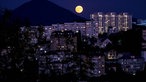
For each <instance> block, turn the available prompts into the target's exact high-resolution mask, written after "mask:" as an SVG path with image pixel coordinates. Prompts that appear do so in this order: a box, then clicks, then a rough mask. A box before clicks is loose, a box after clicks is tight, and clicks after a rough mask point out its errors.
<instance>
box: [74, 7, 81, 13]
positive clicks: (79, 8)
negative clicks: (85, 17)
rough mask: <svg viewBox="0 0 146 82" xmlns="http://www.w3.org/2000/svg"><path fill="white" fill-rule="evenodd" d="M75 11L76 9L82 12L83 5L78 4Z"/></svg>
mask: <svg viewBox="0 0 146 82" xmlns="http://www.w3.org/2000/svg"><path fill="white" fill-rule="evenodd" d="M75 11H76V12H77V13H82V12H83V7H82V6H80V5H78V6H76V8H75Z"/></svg>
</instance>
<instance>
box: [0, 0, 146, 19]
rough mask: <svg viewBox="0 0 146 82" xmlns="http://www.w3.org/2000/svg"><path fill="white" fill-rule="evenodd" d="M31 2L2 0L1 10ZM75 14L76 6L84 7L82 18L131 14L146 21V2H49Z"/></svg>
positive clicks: (65, 0) (100, 0)
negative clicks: (105, 13) (94, 14)
mask: <svg viewBox="0 0 146 82" xmlns="http://www.w3.org/2000/svg"><path fill="white" fill-rule="evenodd" d="M28 1H30V0H0V7H1V8H9V9H15V8H17V7H19V6H20V5H22V4H23V3H25V2H28ZM49 1H51V2H53V3H55V4H57V5H59V6H61V7H64V8H66V9H68V10H70V11H72V12H74V13H75V11H74V8H75V6H76V5H82V6H83V7H84V11H83V13H82V14H78V15H80V16H83V17H86V18H89V15H90V14H91V13H95V12H99V11H101V12H110V11H112V12H118V13H119V12H129V13H130V14H132V15H133V16H134V17H136V18H143V19H146V4H145V3H146V0H49Z"/></svg>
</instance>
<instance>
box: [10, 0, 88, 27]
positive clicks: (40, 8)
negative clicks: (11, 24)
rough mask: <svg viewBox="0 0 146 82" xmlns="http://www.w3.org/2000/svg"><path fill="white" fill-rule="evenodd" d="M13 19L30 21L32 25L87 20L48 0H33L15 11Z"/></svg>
mask: <svg viewBox="0 0 146 82" xmlns="http://www.w3.org/2000/svg"><path fill="white" fill-rule="evenodd" d="M13 17H14V18H19V19H21V20H26V19H27V20H29V21H30V24H31V25H40V24H41V25H51V24H56V23H64V22H75V21H85V20H86V19H85V18H83V17H80V16H77V15H76V14H74V13H72V12H71V11H69V10H67V9H64V8H62V7H60V6H58V5H56V4H54V3H52V2H49V1H48V0H31V1H29V2H27V3H24V4H23V5H21V6H20V7H18V8H16V9H15V10H14V11H13Z"/></svg>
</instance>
